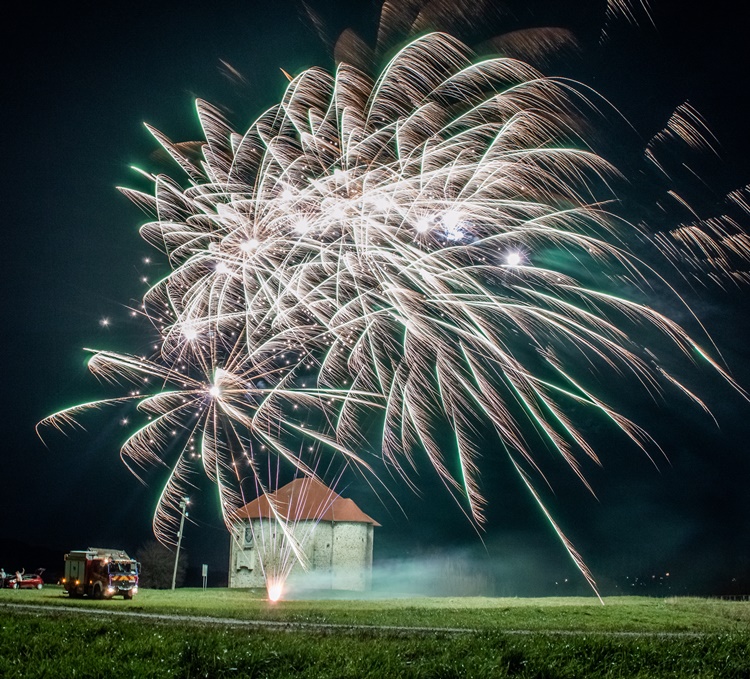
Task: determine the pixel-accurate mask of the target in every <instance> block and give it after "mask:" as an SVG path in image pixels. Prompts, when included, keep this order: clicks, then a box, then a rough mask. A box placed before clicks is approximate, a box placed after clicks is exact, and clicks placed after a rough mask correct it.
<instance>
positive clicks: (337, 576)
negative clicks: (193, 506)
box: [229, 519, 374, 590]
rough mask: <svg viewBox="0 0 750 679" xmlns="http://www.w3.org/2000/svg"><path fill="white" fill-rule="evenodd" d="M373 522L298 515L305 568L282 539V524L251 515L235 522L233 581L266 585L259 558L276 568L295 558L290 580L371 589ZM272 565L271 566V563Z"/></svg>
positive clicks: (304, 584)
mask: <svg viewBox="0 0 750 679" xmlns="http://www.w3.org/2000/svg"><path fill="white" fill-rule="evenodd" d="M373 532H374V531H373V526H372V524H369V523H359V522H331V521H321V522H314V521H300V522H298V523H297V524H295V525H294V527H293V534H294V535H295V537H296V538H297V540H298V541H299V543H300V546H301V548H302V551H303V552H304V554H305V560H306V562H307V570H305V569H304V568H303V567H302V565H301V564H300V563H299V561H297V560H296V559H295V557H294V555H293V554H292V552H291V549H290V548H289V545H288V543H287V542H286V541H285V540H283V539H282V536H281V531H279V530H278V525H277V524H276V523H275V522H273V521H269V520H263V521H261V520H260V519H253V522H252V527H251V526H250V522H243V523H241V524H239V525H238V526H237V529H236V531H235V533H234V536H233V538H232V542H231V546H230V552H229V553H230V559H229V560H230V563H229V586H230V587H265V578H264V576H263V572H262V569H261V563H260V562H261V560H262V561H263V563H264V564H265V565H266V566H267V567H268V566H269V565H270V566H271V567H272V568H273V567H274V566H275V565H276V563H277V562H278V561H279V560H286V559H292V560H294V562H295V563H294V566H293V568H292V570H291V573H290V575H289V580H290V582H294V583H295V585H297V586H299V587H303V588H312V589H349V590H366V589H369V587H370V583H371V580H372V548H373ZM267 570H268V568H267Z"/></svg>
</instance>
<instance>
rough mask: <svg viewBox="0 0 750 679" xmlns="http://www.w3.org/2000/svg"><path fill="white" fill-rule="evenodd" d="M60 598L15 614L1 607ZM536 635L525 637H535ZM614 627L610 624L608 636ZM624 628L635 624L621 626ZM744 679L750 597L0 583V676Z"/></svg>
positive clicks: (749, 650) (748, 667) (749, 670)
mask: <svg viewBox="0 0 750 679" xmlns="http://www.w3.org/2000/svg"><path fill="white" fill-rule="evenodd" d="M12 602H17V603H27V604H45V605H53V606H55V607H56V609H57V610H59V612H55V613H43V612H39V611H33V612H32V611H26V612H21V611H19V610H18V609H14V608H11V607H8V606H4V604H6V603H12ZM73 607H76V608H78V607H92V608H97V609H104V610H112V611H114V610H131V611H138V612H146V613H176V614H188V615H191V614H192V615H201V616H213V617H221V618H239V619H247V620H260V619H262V620H274V621H289V622H310V623H338V624H347V625H367V626H370V625H375V626H377V625H389V626H398V627H439V628H466V629H471V630H477V631H472V632H467V633H460V634H453V633H446V632H430V633H420V634H403V633H397V632H395V631H387V630H386V631H382V630H372V629H361V628H355V629H349V630H331V629H330V628H325V629H315V628H310V629H303V630H295V631H291V632H289V631H287V632H278V631H270V630H257V629H247V628H227V627H225V626H216V625H205V624H202V625H198V624H195V623H193V624H190V623H171V622H170V623H166V622H158V621H150V620H144V619H137V620H134V619H130V618H121V617H115V616H105V617H102V616H96V617H86V616H82V615H80V614H72V613H70V612H69V611H68V610H67V609H68V608H73ZM527 632H528V633H527ZM613 632H614V633H615V634H612V633H613ZM621 632H628V633H633V634H628V635H623V634H620V633H621ZM112 674H117V675H119V676H122V677H131V676H138V677H211V678H213V677H289V676H299V677H322V678H326V677H387V678H388V679H391V678H393V677H536V678H542V677H548V678H552V677H639V678H647V677H649V678H650V677H726V678H730V677H731V678H732V679H735V678H740V679H741V678H742V677H747V678H750V603H747V602H726V601H713V600H705V599H695V598H684V599H682V598H676V599H666V600H665V599H651V598H644V597H632V598H631V597H621V598H610V599H605V605H604V606H602V605H601V604H600V603H599V602H598V601H597V600H596V599H593V598H549V599H489V598H444V599H438V598H411V599H407V598H404V599H387V600H380V599H372V600H368V599H359V600H356V599H355V600H343V599H332V600H323V599H318V600H308V601H282V602H280V603H278V604H269V603H268V602H267V601H265V600H264V598H263V595H262V593H261V592H257V591H249V590H228V589H208V590H205V591H204V590H200V589H180V590H177V591H175V592H171V591H166V592H163V591H154V590H142V591H141V592H140V593H139V594H138V595H137V596H136V598H135V599H134V600H133V601H124V600H122V599H115V600H112V601H89V600H86V599H84V600H76V601H70V600H69V599H68V598H67V597H66V596H65V595H64V594H63V593H62V591H61V590H60V589H59V588H56V587H47V588H45V589H43V590H41V591H10V590H2V591H0V677H3V678H4V679H5V678H6V677H7V678H9V679H10V678H13V679H15V678H19V679H20V678H21V677H23V678H24V679H26V678H27V677H62V676H66V677H67V676H76V677H101V676H109V675H112Z"/></svg>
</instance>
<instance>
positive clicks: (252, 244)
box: [240, 238, 260, 252]
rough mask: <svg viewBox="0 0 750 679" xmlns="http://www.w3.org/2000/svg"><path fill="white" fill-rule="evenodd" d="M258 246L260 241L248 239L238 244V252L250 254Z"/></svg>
mask: <svg viewBox="0 0 750 679" xmlns="http://www.w3.org/2000/svg"><path fill="white" fill-rule="evenodd" d="M259 245H260V241H259V240H258V239H257V238H248V239H247V240H243V241H242V243H240V250H242V252H252V251H253V250H255V248H257V247H258V246H259Z"/></svg>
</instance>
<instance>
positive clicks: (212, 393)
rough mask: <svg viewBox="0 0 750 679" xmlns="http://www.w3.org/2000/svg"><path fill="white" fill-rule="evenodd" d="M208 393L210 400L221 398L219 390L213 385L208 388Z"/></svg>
mask: <svg viewBox="0 0 750 679" xmlns="http://www.w3.org/2000/svg"><path fill="white" fill-rule="evenodd" d="M208 393H209V395H210V396H211V397H212V398H217V397H218V396H221V389H220V388H219V387H217V386H216V385H215V384H214V385H212V386H211V387H210V388H209V390H208Z"/></svg>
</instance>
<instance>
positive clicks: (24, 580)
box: [2, 568, 44, 589]
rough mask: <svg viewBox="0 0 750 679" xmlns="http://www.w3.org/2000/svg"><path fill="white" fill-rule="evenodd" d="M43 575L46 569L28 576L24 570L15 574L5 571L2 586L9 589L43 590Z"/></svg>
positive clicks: (40, 569)
mask: <svg viewBox="0 0 750 679" xmlns="http://www.w3.org/2000/svg"><path fill="white" fill-rule="evenodd" d="M42 573H44V568H38V569H37V570H36V572H34V573H29V574H26V573H25V572H24V571H22V570H21V571H16V572H15V573H5V571H3V572H2V579H3V583H2V586H3V587H8V588H9V589H42V587H44V580H42Z"/></svg>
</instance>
